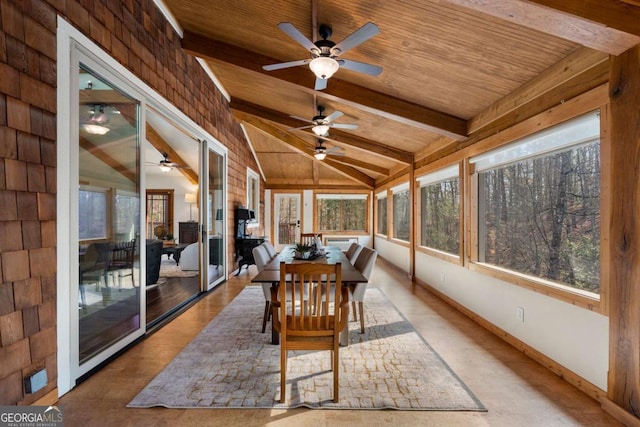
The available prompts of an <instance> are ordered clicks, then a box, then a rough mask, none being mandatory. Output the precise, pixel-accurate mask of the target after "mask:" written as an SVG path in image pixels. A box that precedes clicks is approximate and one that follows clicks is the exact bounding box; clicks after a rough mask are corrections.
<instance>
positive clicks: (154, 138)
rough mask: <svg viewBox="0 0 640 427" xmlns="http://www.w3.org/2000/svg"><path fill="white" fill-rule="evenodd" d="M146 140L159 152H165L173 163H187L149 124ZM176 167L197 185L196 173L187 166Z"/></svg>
mask: <svg viewBox="0 0 640 427" xmlns="http://www.w3.org/2000/svg"><path fill="white" fill-rule="evenodd" d="M147 141H149V143H150V144H151V145H152V146H153V148H155V149H156V150H158V151H159V152H160V153H166V154H167V157H168V158H169V159H171V161H172V162H173V163H177V164H179V165H185V166H186V165H187V162H185V161H184V159H183V158H182V157H180V155H179V154H178V153H177V152H176V151H175V150H174V149H173V148H171V146H170V145H169V143H168V142H167V141H165V140H164V139H163V138H162V137H161V136H160V134H158V132H156V131H155V129H154V128H153V127H151V125H149V124H147ZM176 169H178V171H179V172H180V173H181V174H182V175H184V176H185V178H187V179H188V180H189V182H190V183H191V184H193V185H198V174H197V173H196V172H195V171H194V170H193V169H191V168H189V167H184V168H176Z"/></svg>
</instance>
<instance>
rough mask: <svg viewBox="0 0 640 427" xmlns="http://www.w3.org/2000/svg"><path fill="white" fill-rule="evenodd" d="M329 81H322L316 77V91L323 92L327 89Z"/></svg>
mask: <svg viewBox="0 0 640 427" xmlns="http://www.w3.org/2000/svg"><path fill="white" fill-rule="evenodd" d="M327 80H328V79H321V78H319V77H316V85H315V87H314V88H313V89H314V90H323V89H326V88H327Z"/></svg>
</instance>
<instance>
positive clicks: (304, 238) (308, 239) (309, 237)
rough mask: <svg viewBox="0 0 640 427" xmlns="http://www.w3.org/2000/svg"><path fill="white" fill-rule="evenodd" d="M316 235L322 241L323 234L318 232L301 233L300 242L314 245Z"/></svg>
mask: <svg viewBox="0 0 640 427" xmlns="http://www.w3.org/2000/svg"><path fill="white" fill-rule="evenodd" d="M316 236H318V238H319V239H320V241H321V242H322V234H318V233H301V234H300V243H302V244H305V245H309V246H311V245H314V244H315V243H316Z"/></svg>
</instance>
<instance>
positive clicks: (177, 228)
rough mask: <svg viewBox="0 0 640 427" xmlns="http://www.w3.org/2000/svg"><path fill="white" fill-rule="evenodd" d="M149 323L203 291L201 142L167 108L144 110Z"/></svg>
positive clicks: (171, 312)
mask: <svg viewBox="0 0 640 427" xmlns="http://www.w3.org/2000/svg"><path fill="white" fill-rule="evenodd" d="M145 113H146V115H145V117H146V123H145V136H146V138H145V142H144V144H143V150H144V159H145V165H144V178H145V179H144V182H145V187H146V188H145V192H146V211H145V221H144V222H145V224H146V227H145V229H146V230H145V231H146V233H145V239H146V245H147V250H146V255H147V259H146V267H147V277H146V279H147V280H146V285H147V286H146V290H145V297H146V318H145V320H146V325H147V329H148V328H149V327H150V326H153V325H156V324H158V323H160V322H162V321H164V320H165V319H166V318H167V317H168V316H170V315H171V314H173V313H174V312H175V311H176V310H179V309H180V308H182V307H183V306H184V305H185V304H187V303H189V302H190V301H191V300H193V299H194V298H195V297H197V295H198V294H199V293H200V291H201V285H200V280H201V277H202V275H203V271H202V267H201V265H202V264H201V262H200V257H201V254H202V249H201V246H200V244H199V242H200V240H201V238H200V233H199V232H198V230H199V223H198V221H197V219H198V218H199V206H200V205H199V204H198V203H197V196H198V194H199V191H200V190H199V181H200V174H199V168H200V145H199V143H198V140H197V139H196V138H194V137H193V136H192V134H191V133H190V132H189V131H188V130H187V129H185V127H184V126H182V125H181V124H180V123H179V120H178V119H177V118H176V117H175V116H172V115H170V114H168V113H167V112H164V111H160V110H159V109H156V108H154V107H152V106H147V109H146V111H145Z"/></svg>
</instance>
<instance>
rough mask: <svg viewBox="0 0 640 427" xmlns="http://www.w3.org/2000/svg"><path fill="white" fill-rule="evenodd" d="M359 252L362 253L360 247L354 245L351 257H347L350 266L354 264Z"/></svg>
mask: <svg viewBox="0 0 640 427" xmlns="http://www.w3.org/2000/svg"><path fill="white" fill-rule="evenodd" d="M360 251H362V245H358V244H356V247H355V248H354V249H353V252H352V253H351V255H347V258H349V262H350V263H351V265H353V264H355V263H356V260H357V259H358V255H360Z"/></svg>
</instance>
